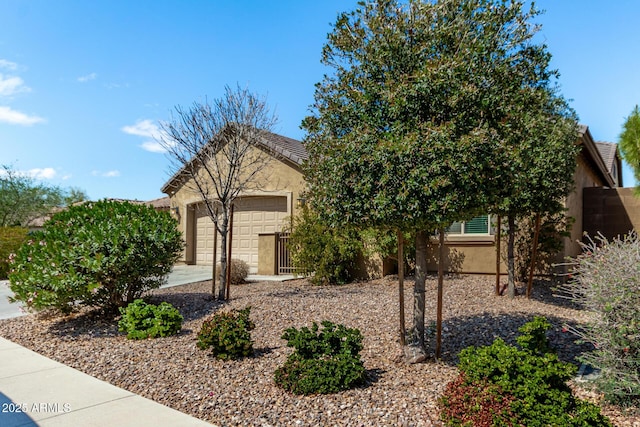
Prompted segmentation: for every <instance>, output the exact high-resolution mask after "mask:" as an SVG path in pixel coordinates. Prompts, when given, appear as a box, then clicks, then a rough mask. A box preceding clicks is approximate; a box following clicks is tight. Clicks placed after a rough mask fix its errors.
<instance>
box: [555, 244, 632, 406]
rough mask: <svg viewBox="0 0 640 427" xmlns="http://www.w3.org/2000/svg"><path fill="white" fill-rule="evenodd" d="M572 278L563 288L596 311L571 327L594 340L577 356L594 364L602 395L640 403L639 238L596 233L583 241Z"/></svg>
mask: <svg viewBox="0 0 640 427" xmlns="http://www.w3.org/2000/svg"><path fill="white" fill-rule="evenodd" d="M572 274H573V279H571V280H570V281H569V282H568V283H567V284H566V285H564V286H562V287H561V291H562V292H564V293H565V294H566V295H568V297H569V298H571V299H572V300H573V301H574V302H576V303H579V304H581V305H582V306H583V307H584V308H585V309H586V310H588V311H591V312H593V313H595V316H594V317H592V318H591V319H592V320H591V321H590V322H589V323H588V324H587V326H586V327H585V328H579V329H572V331H573V332H575V333H577V334H578V335H579V337H580V338H581V340H582V341H584V342H589V343H591V344H593V346H594V349H593V351H591V352H589V353H585V354H583V355H582V357H581V361H583V362H585V363H587V364H589V365H591V366H593V367H595V368H598V369H599V370H600V375H599V376H598V377H597V378H596V379H595V384H596V386H597V387H598V389H599V390H600V391H601V392H603V393H604V395H605V398H606V399H607V400H609V401H610V402H613V403H618V404H623V405H638V404H640V239H639V238H638V234H637V233H635V232H633V233H631V234H629V235H628V236H626V237H624V238H622V239H614V240H613V241H611V242H608V241H607V239H605V238H604V237H602V236H600V237H598V238H596V241H593V240H590V241H589V242H588V243H586V244H583V253H582V254H581V255H579V256H578V257H577V259H576V260H575V265H574V271H573V272H572Z"/></svg>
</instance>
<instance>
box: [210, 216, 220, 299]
mask: <svg viewBox="0 0 640 427" xmlns="http://www.w3.org/2000/svg"><path fill="white" fill-rule="evenodd" d="M216 214H217V213H216ZM217 258H218V228H217V227H215V226H214V227H213V276H212V277H211V295H212V296H213V297H215V296H216V265H217V262H216V259H217Z"/></svg>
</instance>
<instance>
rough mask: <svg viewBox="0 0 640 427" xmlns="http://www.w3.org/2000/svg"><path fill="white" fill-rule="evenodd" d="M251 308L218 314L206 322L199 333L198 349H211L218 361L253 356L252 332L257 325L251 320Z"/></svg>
mask: <svg viewBox="0 0 640 427" xmlns="http://www.w3.org/2000/svg"><path fill="white" fill-rule="evenodd" d="M250 312H251V307H246V308H244V309H242V310H231V311H229V312H217V313H215V314H214V315H213V316H212V317H211V318H210V319H208V320H205V321H204V323H203V324H202V328H201V329H200V332H199V333H198V342H197V346H198V348H200V349H202V350H206V349H209V348H210V349H211V354H212V355H213V356H215V357H216V358H218V359H222V360H228V359H239V358H241V357H247V356H250V355H251V354H253V341H252V340H251V330H253V328H255V324H254V323H253V322H252V321H251V319H249V313H250Z"/></svg>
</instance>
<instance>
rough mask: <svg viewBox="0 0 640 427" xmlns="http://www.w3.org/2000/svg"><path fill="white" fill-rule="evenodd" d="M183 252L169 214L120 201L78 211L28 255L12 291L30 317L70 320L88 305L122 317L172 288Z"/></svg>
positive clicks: (19, 263) (29, 245) (33, 242)
mask: <svg viewBox="0 0 640 427" xmlns="http://www.w3.org/2000/svg"><path fill="white" fill-rule="evenodd" d="M182 247H183V243H182V236H181V234H180V232H179V231H178V230H177V228H176V221H175V220H174V219H173V218H171V216H170V215H169V214H168V213H166V212H158V211H156V210H155V209H153V208H152V207H149V206H146V205H137V204H132V203H128V202H115V201H100V202H89V203H85V204H82V205H78V206H71V207H69V208H68V209H67V210H65V211H62V212H59V213H57V214H55V215H53V217H52V218H51V219H50V220H49V221H48V222H46V223H45V225H44V227H43V229H42V230H41V231H37V232H34V233H33V234H32V235H31V236H30V239H29V240H28V241H27V242H26V243H25V244H24V245H22V246H21V247H20V249H19V250H18V252H17V254H16V257H15V259H14V260H13V263H12V265H11V268H12V271H11V273H10V274H9V280H10V281H11V290H12V291H13V292H14V294H15V298H14V300H19V301H22V302H23V303H25V305H26V307H28V308H29V309H35V310H40V309H44V308H55V309H58V310H60V311H62V312H65V313H68V312H70V311H72V310H73V309H74V308H75V307H76V306H77V305H81V306H94V307H100V308H102V309H104V310H105V311H108V312H111V313H117V312H118V310H117V309H118V308H119V307H123V306H126V305H127V304H128V303H130V302H133V300H135V299H137V298H139V297H140V296H142V294H143V293H144V292H145V291H147V290H150V289H154V288H158V287H159V286H160V285H161V284H163V283H164V281H165V276H166V274H167V273H168V272H169V271H170V270H171V267H172V266H173V264H174V263H175V261H176V260H177V259H178V257H179V256H180V252H181V250H182Z"/></svg>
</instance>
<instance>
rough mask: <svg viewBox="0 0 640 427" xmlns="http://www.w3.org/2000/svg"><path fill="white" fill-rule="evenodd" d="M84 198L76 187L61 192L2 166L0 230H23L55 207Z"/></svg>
mask: <svg viewBox="0 0 640 427" xmlns="http://www.w3.org/2000/svg"><path fill="white" fill-rule="evenodd" d="M86 199H87V195H86V194H85V193H84V191H82V190H80V189H78V188H70V189H68V190H65V189H63V188H61V187H58V186H50V185H46V184H43V183H41V182H37V181H36V180H35V179H34V178H32V177H30V176H29V175H27V174H24V173H21V172H18V171H16V170H14V169H13V168H12V167H11V166H7V165H3V166H2V167H1V170H0V227H14V226H21V227H25V226H27V225H28V224H29V222H30V221H32V220H34V219H36V218H39V217H41V216H45V215H50V214H51V213H53V211H55V209H56V208H59V207H62V206H68V205H71V204H72V203H75V202H81V201H84V200H86Z"/></svg>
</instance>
